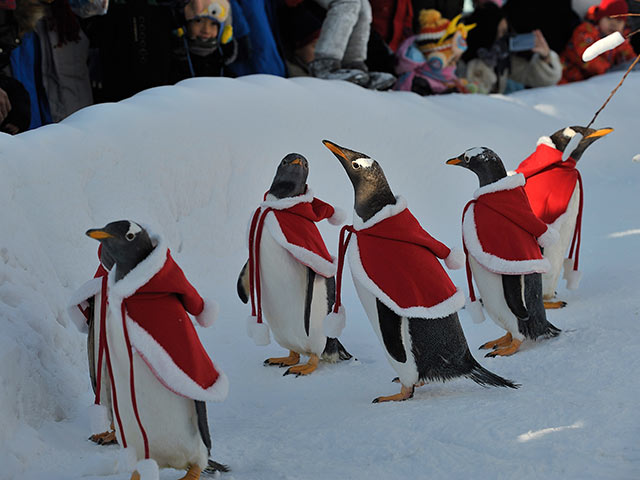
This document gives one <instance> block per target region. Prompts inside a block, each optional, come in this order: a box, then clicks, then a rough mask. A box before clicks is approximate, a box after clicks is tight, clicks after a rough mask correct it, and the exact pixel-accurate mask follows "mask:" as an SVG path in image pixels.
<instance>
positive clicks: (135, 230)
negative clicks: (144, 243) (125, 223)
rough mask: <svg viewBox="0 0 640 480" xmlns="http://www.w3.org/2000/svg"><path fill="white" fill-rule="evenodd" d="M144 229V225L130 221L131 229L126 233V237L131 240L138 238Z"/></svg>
mask: <svg viewBox="0 0 640 480" xmlns="http://www.w3.org/2000/svg"><path fill="white" fill-rule="evenodd" d="M141 231H142V227H141V226H140V225H138V224H137V223H133V222H129V230H127V233H126V234H125V236H124V237H125V238H126V239H127V240H129V241H130V242H131V241H132V240H133V239H134V238H136V235H137V234H138V233H140V232H141Z"/></svg>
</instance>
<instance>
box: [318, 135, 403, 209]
mask: <svg viewBox="0 0 640 480" xmlns="http://www.w3.org/2000/svg"><path fill="white" fill-rule="evenodd" d="M322 143H324V145H325V147H327V148H328V149H329V150H331V152H332V153H333V154H334V155H335V156H336V158H337V159H338V160H339V161H340V163H341V164H342V167H343V168H344V169H345V171H346V172H347V175H348V177H349V180H351V183H352V185H353V190H354V193H355V210H356V213H357V214H358V216H360V218H362V219H363V220H364V221H366V220H368V219H369V218H371V217H372V216H373V215H375V214H376V212H378V210H380V209H381V208H382V207H384V206H385V205H389V204H395V203H396V198H395V196H394V195H393V193H392V192H391V188H390V187H389V184H388V183H387V178H386V177H385V175H384V172H383V171H382V167H381V166H380V164H379V163H378V162H376V161H375V160H374V159H372V158H370V157H369V156H368V155H365V154H364V153H360V152H356V151H355V150H349V149H348V148H344V147H341V146H339V145H336V144H335V143H333V142H330V141H329V140H323V141H322Z"/></svg>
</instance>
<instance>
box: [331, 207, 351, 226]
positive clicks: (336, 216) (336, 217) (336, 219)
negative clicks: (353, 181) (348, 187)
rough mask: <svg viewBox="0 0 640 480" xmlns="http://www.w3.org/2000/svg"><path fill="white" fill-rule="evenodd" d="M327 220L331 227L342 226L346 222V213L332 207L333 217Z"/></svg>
mask: <svg viewBox="0 0 640 480" xmlns="http://www.w3.org/2000/svg"><path fill="white" fill-rule="evenodd" d="M327 220H328V221H329V223H330V224H331V225H342V224H343V223H344V222H345V221H346V220H347V212H345V211H344V210H342V209H341V208H337V207H334V208H333V215H331V216H330V217H329V218H328V219H327Z"/></svg>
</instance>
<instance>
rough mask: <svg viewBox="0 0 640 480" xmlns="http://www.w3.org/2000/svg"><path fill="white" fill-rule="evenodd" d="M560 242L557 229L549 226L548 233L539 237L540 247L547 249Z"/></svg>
mask: <svg viewBox="0 0 640 480" xmlns="http://www.w3.org/2000/svg"><path fill="white" fill-rule="evenodd" d="M558 240H560V234H559V233H558V231H557V230H556V229H555V228H552V227H550V226H547V231H546V232H544V233H543V234H542V235H540V236H539V237H538V245H540V246H541V247H542V248H547V247H550V246H551V245H553V244H554V243H556V242H557V241H558Z"/></svg>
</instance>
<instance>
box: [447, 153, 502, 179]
mask: <svg viewBox="0 0 640 480" xmlns="http://www.w3.org/2000/svg"><path fill="white" fill-rule="evenodd" d="M446 163H447V165H459V166H461V167H464V168H468V169H469V170H471V171H472V172H474V173H475V174H476V175H477V176H478V180H479V181H480V186H481V187H484V186H485V185H489V184H490V183H493V182H496V181H498V180H500V179H501V178H504V177H506V176H507V171H506V170H505V168H504V165H503V164H502V160H501V159H500V157H499V156H498V155H497V154H496V152H494V151H493V150H491V149H490V148H487V147H474V148H470V149H469V150H467V151H465V152H464V153H462V154H460V155H458V156H457V157H455V158H452V159H450V160H447V162H446Z"/></svg>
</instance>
